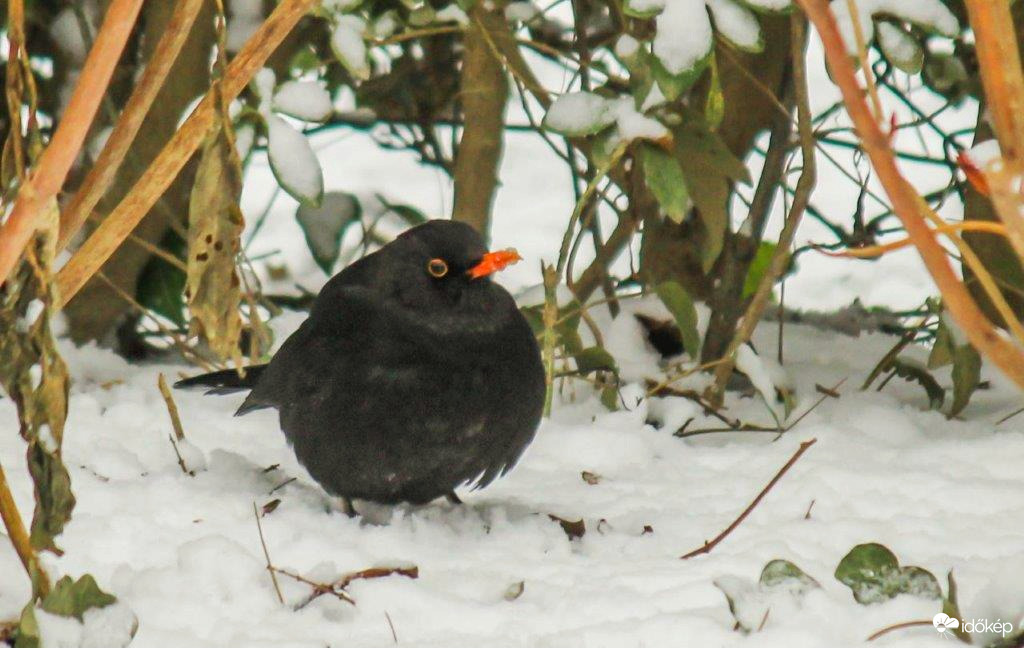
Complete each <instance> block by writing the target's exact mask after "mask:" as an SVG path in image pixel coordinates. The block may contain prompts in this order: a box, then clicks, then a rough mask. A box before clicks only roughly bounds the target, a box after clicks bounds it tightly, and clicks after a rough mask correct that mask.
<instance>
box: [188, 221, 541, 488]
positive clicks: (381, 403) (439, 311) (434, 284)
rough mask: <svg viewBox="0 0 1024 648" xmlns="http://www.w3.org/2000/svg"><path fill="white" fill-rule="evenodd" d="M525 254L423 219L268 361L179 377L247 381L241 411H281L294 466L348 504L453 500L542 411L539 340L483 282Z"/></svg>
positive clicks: (222, 384) (504, 466)
mask: <svg viewBox="0 0 1024 648" xmlns="http://www.w3.org/2000/svg"><path fill="white" fill-rule="evenodd" d="M518 260H519V255H518V254H516V253H515V251H513V250H503V251H498V252H488V251H487V248H486V247H485V246H484V243H483V240H482V239H481V237H480V235H479V234H477V232H476V231H475V230H473V228H471V227H470V226H468V225H465V224H463V223H457V222H453V221H443V220H434V221H429V222H427V223H425V224H423V225H419V226H417V227H415V228H413V229H410V230H408V231H407V232H405V233H404V234H402V235H401V236H399V237H398V238H397V239H396V240H395V241H393V242H392V243H390V244H388V245H386V246H384V247H383V248H381V249H380V250H378V251H376V252H374V253H373V254H370V255H367V256H366V257H363V258H362V259H360V260H359V261H356V262H355V263H353V264H352V265H350V266H348V267H347V268H345V269H344V270H343V271H341V272H340V273H338V274H337V275H335V276H334V277H333V278H332V279H331V280H330V281H328V282H327V284H326V285H325V286H324V287H323V289H322V290H321V291H320V294H319V295H318V296H317V298H316V300H315V301H314V303H313V307H312V310H311V312H310V315H309V318H308V319H307V320H306V321H305V322H303V324H302V325H301V326H300V327H299V329H298V330H297V331H295V333H293V334H292V335H291V337H289V338H288V339H287V340H286V341H285V343H284V345H283V346H282V347H281V349H280V350H279V351H278V352H277V354H276V355H274V357H273V358H272V359H271V361H270V362H269V363H267V364H264V365H257V366H252V367H249V368H248V370H247V371H246V374H245V377H244V378H240V377H239V376H238V374H237V372H235V371H234V370H226V371H217V372H214V373H209V374H205V375H201V376H196V377H194V378H188V379H186V380H182V381H180V382H178V383H177V384H176V385H175V386H176V387H191V386H206V387H212V389H211V390H210V391H209V392H207V393H215V394H224V393H231V392H235V391H242V390H251V391H250V392H249V395H248V397H247V398H246V399H245V401H244V402H243V403H242V405H241V407H239V408H238V411H237V412H236V413H235V416H240V415H242V414H247V413H248V412H251V411H253V410H257V409H261V408H265V407H274V408H277V410H278V412H279V418H280V423H281V428H282V429H283V430H284V434H285V436H286V437H287V438H288V441H289V442H290V443H291V445H292V447H293V448H294V450H295V455H296V457H298V459H299V462H301V463H302V465H303V466H305V467H306V469H307V470H308V471H309V474H310V475H312V477H313V479H315V480H316V481H317V482H318V483H319V484H320V485H321V486H322V487H323V488H324V489H325V490H326V491H327V492H329V493H331V494H332V495H336V496H340V497H342V498H344V499H345V500H346V502H348V503H349V504H351V500H352V499H365V500H371V501H374V502H381V503H386V504H394V503H398V502H411V503H414V504H423V503H426V502H429V501H431V500H433V499H435V498H437V497H441V496H449V497H450V498H452V499H453V501H458V499H457V498H456V497H455V495H454V492H453V489H455V488H456V487H457V486H460V485H463V484H472V485H474V486H475V487H478V488H479V487H483V486H486V485H488V484H489V483H491V482H492V481H493V480H494V479H495V478H497V477H499V476H501V475H504V474H505V473H506V472H508V471H509V470H510V469H511V468H512V467H513V466H514V465H515V463H516V461H517V460H518V459H519V457H520V456H521V455H522V454H523V451H524V450H525V449H526V446H527V445H529V444H530V442H531V441H532V440H533V436H534V433H535V431H536V429H537V425H538V423H539V422H540V418H541V412H542V409H543V402H544V390H545V387H544V369H543V366H542V364H541V360H540V352H539V350H538V347H537V342H536V339H535V338H534V334H533V332H532V330H531V329H530V326H529V324H528V323H527V321H526V319H525V318H524V317H523V316H522V315H521V314H520V312H519V310H518V309H517V308H516V305H515V302H514V301H513V299H512V296H511V295H509V293H508V292H507V291H506V290H505V289H504V288H502V287H501V286H498V285H497V284H494V283H492V282H491V281H490V279H489V277H490V275H491V274H492V273H493V272H496V271H498V270H501V269H502V268H504V267H505V266H507V265H508V264H510V263H514V262H515V261H518Z"/></svg>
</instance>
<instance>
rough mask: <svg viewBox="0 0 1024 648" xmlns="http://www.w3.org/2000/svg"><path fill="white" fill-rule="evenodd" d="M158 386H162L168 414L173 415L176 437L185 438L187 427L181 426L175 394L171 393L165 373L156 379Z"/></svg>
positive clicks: (172, 421) (172, 424)
mask: <svg viewBox="0 0 1024 648" xmlns="http://www.w3.org/2000/svg"><path fill="white" fill-rule="evenodd" d="M156 384H157V387H159V388H160V393H161V394H163V397H164V403H166V404H167V414H168V415H170V417H171V426H172V427H174V437H175V438H176V439H177V440H178V441H182V440H184V439H185V428H183V427H181V417H180V416H178V405H177V403H175V402H174V395H173V394H171V390H170V388H169V387H168V386H167V380H165V379H164V375H163V374H160V375H159V376H157V379H156Z"/></svg>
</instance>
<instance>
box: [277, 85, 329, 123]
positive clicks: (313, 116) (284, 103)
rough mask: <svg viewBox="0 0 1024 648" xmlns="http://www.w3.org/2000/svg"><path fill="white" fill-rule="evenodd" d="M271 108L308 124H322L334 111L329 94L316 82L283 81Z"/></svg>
mask: <svg viewBox="0 0 1024 648" xmlns="http://www.w3.org/2000/svg"><path fill="white" fill-rule="evenodd" d="M272 107H273V109H274V110H276V111H278V112H282V113H284V114H286V115H288V116H289V117H294V118H296V119H301V120H303V121H308V122H322V121H324V120H326V119H327V118H328V117H330V116H331V112H332V111H333V110H334V107H333V106H332V105H331V95H330V93H328V92H327V90H325V89H324V88H323V87H322V86H321V85H320V83H318V82H316V81H294V80H293V81H285V82H284V83H282V84H281V85H280V86H278V88H277V92H275V93H274V99H273V104H272Z"/></svg>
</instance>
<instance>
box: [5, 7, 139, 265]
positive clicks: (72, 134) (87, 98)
mask: <svg viewBox="0 0 1024 648" xmlns="http://www.w3.org/2000/svg"><path fill="white" fill-rule="evenodd" d="M141 8H142V0H112V1H111V3H110V5H109V7H108V8H107V13H106V15H105V16H104V18H103V25H102V26H101V27H100V31H99V33H98V34H97V35H96V41H95V42H94V43H93V46H92V49H90V50H89V56H88V58H86V60H85V65H84V67H83V68H82V73H81V75H80V76H79V77H78V83H77V84H76V85H75V89H74V92H73V93H72V95H71V100H70V101H68V106H67V109H66V110H65V111H64V117H63V119H61V120H60V124H59V125H58V126H57V131H56V132H55V133H54V134H53V138H52V139H51V140H50V143H49V145H47V147H46V149H45V150H43V153H42V155H41V156H40V159H39V164H38V166H37V167H36V168H35V169H34V170H33V171H32V172H31V173H30V174H29V176H28V181H27V182H26V183H25V185H24V186H22V188H21V189H20V191H18V198H17V200H16V201H15V203H14V209H13V210H12V211H11V215H10V216H9V217H8V219H7V221H6V222H5V223H4V224H3V226H2V227H0V241H2V244H0V281H6V280H7V276H8V275H10V274H11V271H12V270H13V269H14V266H15V265H16V264H17V262H18V259H19V258H20V257H21V253H22V251H23V250H24V249H25V246H26V245H28V242H29V241H30V240H31V239H32V235H33V234H34V233H35V231H36V228H37V227H38V225H39V220H40V216H41V215H42V214H43V212H44V211H45V209H46V206H47V205H48V204H49V202H50V201H51V200H52V199H53V198H54V197H55V196H56V195H57V192H58V191H60V188H61V186H63V184H64V180H65V178H67V175H68V171H70V170H71V165H72V164H73V163H74V161H75V158H76V157H78V152H79V151H80V150H81V148H82V144H83V143H84V142H85V136H86V134H87V133H88V132H89V127H90V126H91V125H92V121H93V117H95V116H96V110H97V109H98V108H99V105H100V101H101V100H102V98H103V95H104V94H105V93H106V89H107V86H108V85H109V83H110V78H111V76H112V75H113V73H114V68H115V67H116V66H117V61H118V59H119V58H120V57H121V51H122V50H123V49H124V45H125V42H126V41H127V40H128V36H129V35H130V34H131V31H132V27H133V26H134V25H135V19H136V17H137V16H138V14H139V10H140V9H141Z"/></svg>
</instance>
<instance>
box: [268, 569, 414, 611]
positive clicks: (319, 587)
mask: <svg viewBox="0 0 1024 648" xmlns="http://www.w3.org/2000/svg"><path fill="white" fill-rule="evenodd" d="M277 571H281V570H277ZM282 573H283V572H282ZM288 576H291V577H292V578H295V579H296V580H299V581H302V582H305V583H307V584H309V585H313V592H312V593H311V594H310V595H309V596H308V597H306V599H305V600H303V601H302V602H301V603H299V604H298V605H296V606H295V609H296V610H301V609H302V608H304V607H306V606H307V605H309V604H310V603H312V602H313V601H315V600H316V599H318V598H320V597H321V596H323V595H324V594H333V595H335V596H337V597H338V598H341V599H342V600H344V601H347V602H348V603H351V604H352V605H355V604H356V601H355V599H354V598H352V596H351V595H350V594H349V593H348V592H346V591H345V588H346V587H348V586H349V585H351V584H352V583H353V582H354V581H357V580H371V579H374V578H386V577H388V576H405V577H406V578H413V579H416V578H419V577H420V569H419V567H416V566H415V565H413V566H411V567H370V568H369V569H363V570H362V571H357V572H352V573H351V574H346V575H345V576H342V577H341V578H340V579H338V580H337V581H335V582H333V583H331V584H330V585H324V584H317V583H313V582H311V581H308V580H306V579H304V578H302V577H300V576H296V575H294V574H288Z"/></svg>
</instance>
